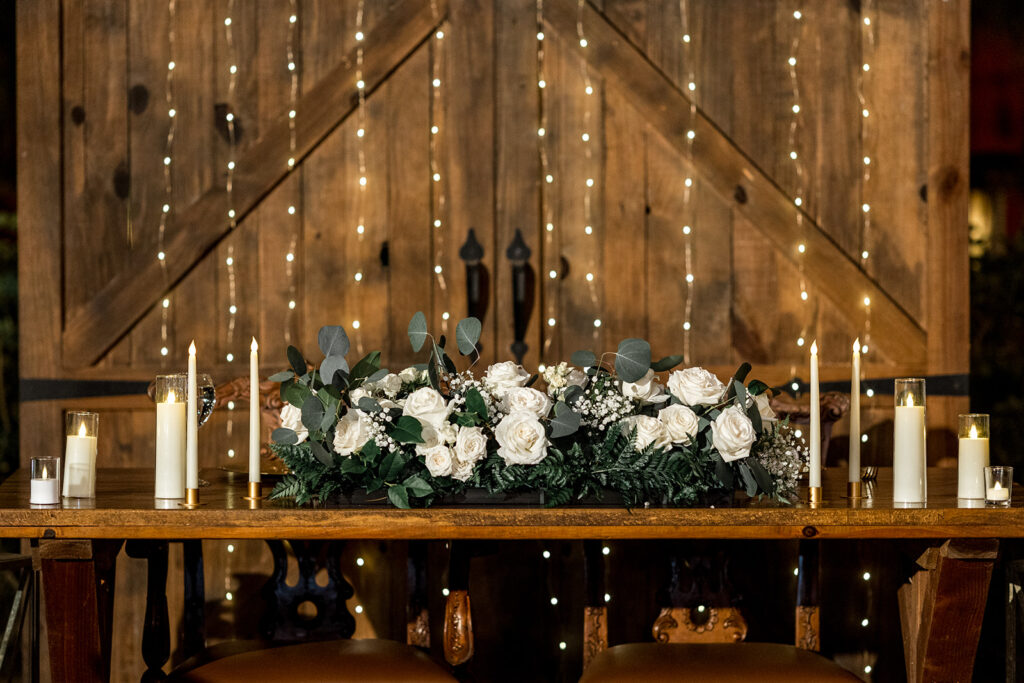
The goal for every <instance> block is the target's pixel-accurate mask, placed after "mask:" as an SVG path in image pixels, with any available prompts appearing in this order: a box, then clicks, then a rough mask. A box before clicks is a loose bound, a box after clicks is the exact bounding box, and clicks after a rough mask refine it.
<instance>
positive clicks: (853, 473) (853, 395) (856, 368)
mask: <svg viewBox="0 0 1024 683" xmlns="http://www.w3.org/2000/svg"><path fill="white" fill-rule="evenodd" d="M849 462H850V471H849V475H848V476H847V479H846V480H847V481H849V482H857V481H860V339H857V340H855V341H854V342H853V369H852V370H851V372H850V460H849Z"/></svg>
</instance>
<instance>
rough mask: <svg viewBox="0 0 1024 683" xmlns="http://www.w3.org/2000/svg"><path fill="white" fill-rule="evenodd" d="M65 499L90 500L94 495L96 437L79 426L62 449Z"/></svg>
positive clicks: (82, 426) (83, 426)
mask: <svg viewBox="0 0 1024 683" xmlns="http://www.w3.org/2000/svg"><path fill="white" fill-rule="evenodd" d="M63 495H64V496H65V497H66V498H92V497H94V496H95V495H96V437H95V436H90V435H88V434H86V431H85V425H84V424H83V425H81V426H80V427H79V430H78V434H69V435H68V437H67V443H66V445H65V448H64V491H63Z"/></svg>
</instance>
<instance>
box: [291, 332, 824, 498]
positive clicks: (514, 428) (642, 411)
mask: <svg viewBox="0 0 1024 683" xmlns="http://www.w3.org/2000/svg"><path fill="white" fill-rule="evenodd" d="M480 332H481V324H480V321H479V320H477V319H475V318H467V319H465V320H463V321H461V322H460V323H459V324H458V325H457V326H456V330H455V341H456V346H457V347H458V350H459V353H461V354H462V355H464V356H468V357H469V358H470V359H471V360H472V361H473V364H475V362H476V361H477V360H479V352H478V349H477V342H478V341H479V338H480ZM408 334H409V339H410V342H411V343H412V347H413V350H414V351H415V352H420V351H423V350H425V353H426V356H427V358H426V362H424V363H423V364H421V365H415V366H412V367H408V368H405V369H403V370H401V371H400V372H390V371H388V370H386V369H384V368H382V367H381V357H380V352H379V351H374V352H372V353H370V354H368V355H366V356H365V357H364V358H362V359H361V360H360V361H359V362H357V363H356V364H355V365H354V366H352V367H349V365H348V363H347V361H346V359H345V356H346V354H347V353H348V351H349V340H348V337H347V335H346V334H345V331H344V329H343V328H342V327H340V326H328V327H323V328H321V330H320V333H319V336H318V341H319V347H320V350H321V352H322V353H323V354H324V358H323V360H322V361H321V362H320V364H319V366H317V367H314V366H311V365H308V364H307V362H306V359H305V358H304V357H303V356H302V354H301V353H300V352H299V350H298V349H296V348H295V347H289V348H288V361H289V364H290V365H291V369H289V370H286V371H283V372H280V373H277V374H275V375H273V376H272V377H271V379H272V380H274V381H276V382H280V383H281V396H282V398H283V400H284V401H285V402H286V405H285V406H284V408H283V410H282V412H281V420H282V424H283V426H282V427H281V428H279V429H276V430H274V434H273V442H274V443H273V444H272V448H273V450H274V451H275V453H276V454H277V455H278V456H279V457H281V458H282V459H283V460H284V462H285V464H286V465H287V466H288V467H289V469H290V470H291V473H290V474H288V475H286V476H285V477H284V479H283V480H282V481H281V482H280V483H279V484H278V485H277V486H276V487H275V489H274V491H273V494H272V495H273V496H274V497H285V496H294V498H295V499H296V501H297V502H298V503H299V504H305V503H309V502H314V501H315V502H326V501H328V500H329V499H330V498H332V497H333V496H336V495H339V494H341V495H350V494H352V493H353V492H357V491H362V492H365V493H368V494H379V495H380V497H381V498H384V497H385V496H386V498H387V499H388V500H389V501H390V502H391V503H392V504H394V505H395V506H397V507H400V508H408V507H412V506H427V505H430V504H432V503H434V502H437V501H440V500H443V499H446V498H449V499H450V498H451V497H453V496H457V495H459V494H462V493H463V492H465V491H467V490H468V489H485V490H486V491H488V492H490V493H492V494H498V495H502V494H503V495H514V494H522V493H542V494H543V500H544V502H545V504H546V505H550V506H553V505H565V504H568V503H572V502H574V501H580V500H583V499H587V498H591V497H601V496H602V495H604V494H605V493H607V492H613V493H615V494H618V495H619V496H621V498H622V500H623V502H624V503H625V505H627V506H630V507H633V506H641V505H644V504H647V503H650V504H655V505H674V506H694V505H699V504H701V502H702V501H706V500H708V499H709V498H712V497H714V496H720V495H722V494H726V495H730V494H732V492H734V491H735V490H737V489H742V490H744V491H745V492H746V493H747V494H748V495H750V496H768V497H771V498H774V499H777V500H780V501H787V500H790V499H791V498H792V496H793V495H795V493H796V486H797V478H798V476H799V473H800V472H801V470H802V468H803V460H804V457H805V453H804V448H803V446H802V444H800V443H798V441H797V439H796V438H795V437H794V436H793V435H792V433H791V431H790V430H789V429H787V428H786V425H785V424H783V423H781V422H780V421H778V420H777V419H776V418H775V415H774V414H773V413H772V411H771V409H770V408H769V406H768V396H769V387H768V386H767V385H765V384H764V383H763V382H760V381H757V380H752V381H749V382H747V381H746V378H747V374H748V373H749V371H750V366H749V365H748V364H743V365H742V366H741V367H740V369H739V370H738V371H737V373H736V375H735V376H734V377H733V378H732V379H730V380H729V382H728V383H723V382H722V381H720V380H719V379H718V378H717V377H715V375H714V374H712V373H711V372H709V371H707V370H705V369H704V368H700V367H692V368H686V369H682V370H674V368H675V367H676V366H678V365H679V363H680V362H681V360H682V357H681V356H669V357H667V358H663V359H661V360H659V361H656V362H653V363H652V362H651V348H650V345H649V344H648V343H647V342H646V341H644V340H642V339H626V340H624V341H623V342H622V343H620V344H619V346H618V349H617V350H616V351H615V352H613V353H606V354H604V355H602V356H601V357H598V356H597V355H596V354H595V353H593V352H592V351H577V352H576V353H574V354H573V355H572V357H571V364H570V363H565V362H563V363H559V364H557V365H552V366H548V367H546V368H544V370H543V372H542V373H541V376H538V375H531V374H530V373H529V372H527V371H526V370H525V369H524V368H523V367H521V366H520V365H518V364H516V363H513V362H501V363H495V364H494V365H491V366H490V367H488V368H487V369H486V371H485V372H484V373H483V374H482V375H481V376H479V377H477V376H476V375H474V374H473V372H472V368H473V364H471V365H470V369H469V370H465V371H461V372H460V371H458V370H457V368H456V366H455V363H454V361H453V360H452V358H451V357H450V356H449V355H448V352H447V350H446V348H447V346H448V344H447V340H446V339H445V338H444V337H443V336H442V337H440V338H437V339H435V338H434V337H433V336H432V335H430V334H429V333H428V331H427V322H426V318H425V316H424V315H423V314H422V313H417V314H416V315H415V316H414V317H413V319H412V321H411V322H410V323H409V329H408ZM663 373H668V374H667V381H666V382H665V383H664V384H662V383H661V382H660V381H659V380H660V376H661V375H662V374H663ZM541 379H542V380H543V383H542V384H539V383H538V380H541ZM538 385H539V386H542V387H543V389H541V388H538Z"/></svg>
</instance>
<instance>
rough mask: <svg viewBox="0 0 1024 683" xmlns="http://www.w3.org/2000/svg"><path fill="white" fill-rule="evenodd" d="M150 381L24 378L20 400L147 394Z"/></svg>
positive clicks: (19, 390) (19, 391)
mask: <svg viewBox="0 0 1024 683" xmlns="http://www.w3.org/2000/svg"><path fill="white" fill-rule="evenodd" d="M148 389H149V382H142V381H136V380H107V379H42V378H37V377H27V378H23V379H21V380H20V381H19V382H18V400H19V401H22V402H28V401H54V400H58V399H65V398H92V397H94V396H131V395H134V394H142V395H145V393H146V391H147V390H148Z"/></svg>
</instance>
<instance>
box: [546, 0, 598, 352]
mask: <svg viewBox="0 0 1024 683" xmlns="http://www.w3.org/2000/svg"><path fill="white" fill-rule="evenodd" d="M585 5H586V0H577V3H576V38H577V40H579V44H580V48H581V49H583V50H586V49H587V46H588V45H589V42H588V41H587V37H586V35H585V34H584V32H583V11H584V9H585ZM580 74H581V76H582V77H583V86H584V87H583V93H584V94H585V95H586V97H584V98H583V101H584V106H583V128H582V131H581V132H580V139H581V141H582V142H583V163H584V175H585V176H586V180H584V182H583V234H584V236H585V237H594V217H593V209H592V200H593V193H594V192H595V191H596V189H595V188H596V185H597V181H596V179H595V178H596V175H597V174H596V173H595V172H594V171H595V164H594V154H593V141H592V135H591V134H590V124H591V120H592V118H593V102H594V92H595V88H594V83H593V81H592V80H591V78H590V67H589V66H588V65H587V60H586V59H580ZM588 252H589V253H590V254H591V264H590V268H588V270H587V273H588V277H586V283H587V292H588V294H590V303H591V310H594V311H600V310H601V308H600V306H599V300H598V286H597V277H596V273H597V262H596V256H595V252H596V247H593V248H591V249H588ZM591 276H592V277H591ZM549 322H550V321H549ZM591 334H592V336H593V340H594V345H595V347H597V348H600V343H599V341H600V338H601V318H594V321H593V327H592V331H591Z"/></svg>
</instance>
